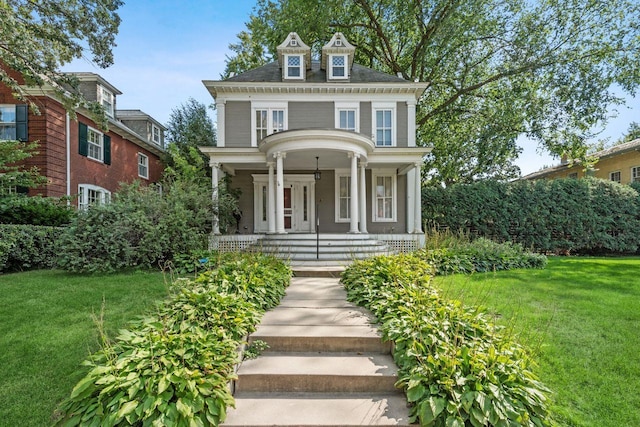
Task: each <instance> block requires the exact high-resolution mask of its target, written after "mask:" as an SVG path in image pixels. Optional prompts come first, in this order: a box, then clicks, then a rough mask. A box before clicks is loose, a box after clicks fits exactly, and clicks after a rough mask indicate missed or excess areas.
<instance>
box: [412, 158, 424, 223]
mask: <svg viewBox="0 0 640 427" xmlns="http://www.w3.org/2000/svg"><path fill="white" fill-rule="evenodd" d="M415 180H416V181H415V196H414V199H415V200H414V209H415V211H414V214H413V221H414V225H413V232H414V233H423V231H422V163H420V162H416V167H415Z"/></svg>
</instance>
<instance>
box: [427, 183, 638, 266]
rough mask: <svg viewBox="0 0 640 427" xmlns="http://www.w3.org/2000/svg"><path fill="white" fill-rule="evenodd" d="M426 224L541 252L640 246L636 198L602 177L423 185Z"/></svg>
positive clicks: (620, 250)
mask: <svg viewBox="0 0 640 427" xmlns="http://www.w3.org/2000/svg"><path fill="white" fill-rule="evenodd" d="M422 202H423V220H424V221H425V222H426V224H427V228H430V227H435V228H448V229H450V230H452V231H462V232H466V233H470V234H472V235H478V236H483V237H488V238H491V239H494V240H498V241H513V242H517V243H521V244H522V245H524V246H525V247H528V248H533V249H535V250H538V251H542V252H555V253H569V252H577V253H635V252H637V251H638V249H639V248H640V196H639V195H638V192H637V191H636V190H634V189H633V188H632V187H630V186H626V185H620V184H617V183H615V182H610V181H605V180H600V179H579V180H578V179H557V180H550V181H547V180H540V181H515V182H511V183H500V182H494V181H484V182H478V183H475V184H464V185H454V186H451V187H449V188H439V187H430V188H424V189H423V193H422Z"/></svg>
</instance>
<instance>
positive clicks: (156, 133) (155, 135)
mask: <svg viewBox="0 0 640 427" xmlns="http://www.w3.org/2000/svg"><path fill="white" fill-rule="evenodd" d="M151 139H152V140H153V142H155V143H156V144H158V145H162V137H161V133H160V128H159V127H158V126H156V125H154V124H153V123H152V124H151Z"/></svg>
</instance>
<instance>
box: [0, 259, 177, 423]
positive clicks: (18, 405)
mask: <svg viewBox="0 0 640 427" xmlns="http://www.w3.org/2000/svg"><path fill="white" fill-rule="evenodd" d="M167 281H168V279H167V280H165V278H164V277H163V275H162V274H161V273H141V272H137V273H131V274H112V275H104V276H97V275H96V276H84V275H82V276H81V275H70V274H67V273H64V272H60V271H35V272H27V273H18V274H7V275H0V295H1V297H0V425H2V426H46V425H50V424H51V422H52V419H51V416H52V414H53V412H54V410H55V409H56V407H57V405H58V403H59V402H60V401H61V400H63V399H64V398H66V397H68V396H69V394H70V393H71V390H72V389H73V387H74V385H75V384H76V383H77V381H78V380H79V379H80V378H82V376H84V374H85V373H86V372H85V369H83V367H82V366H80V363H81V362H82V361H83V360H84V359H85V358H86V357H87V355H88V354H89V353H91V352H93V351H95V350H96V349H97V348H98V347H99V333H98V328H97V326H96V323H95V321H94V317H100V313H101V307H102V306H103V304H104V315H103V318H104V326H105V329H106V331H107V333H108V334H109V335H110V336H114V332H115V331H117V329H118V328H120V327H122V326H124V325H125V324H126V323H127V321H128V320H131V319H133V318H134V317H135V316H136V315H139V314H142V313H143V312H145V310H148V309H151V308H152V307H153V304H154V303H155V302H156V301H158V300H160V299H162V298H164V296H166V294H167V287H168V286H167V285H166V282H167Z"/></svg>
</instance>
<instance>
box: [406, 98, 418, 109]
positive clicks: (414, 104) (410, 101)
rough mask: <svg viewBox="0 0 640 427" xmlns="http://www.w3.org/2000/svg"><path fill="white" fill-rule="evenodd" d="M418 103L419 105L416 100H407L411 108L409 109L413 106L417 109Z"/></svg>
mask: <svg viewBox="0 0 640 427" xmlns="http://www.w3.org/2000/svg"><path fill="white" fill-rule="evenodd" d="M417 103H418V101H417V100H416V99H409V100H407V106H409V107H412V106H413V107H415V106H416V104H417Z"/></svg>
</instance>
